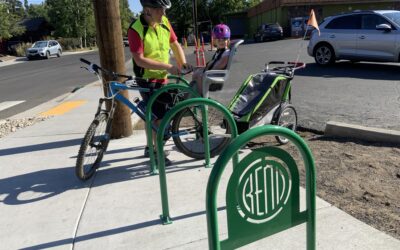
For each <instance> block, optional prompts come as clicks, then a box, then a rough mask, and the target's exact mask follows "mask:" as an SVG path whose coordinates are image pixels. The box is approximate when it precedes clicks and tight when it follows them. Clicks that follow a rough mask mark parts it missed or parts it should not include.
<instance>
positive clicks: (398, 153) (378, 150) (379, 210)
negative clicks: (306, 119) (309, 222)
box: [252, 132, 400, 239]
mask: <svg viewBox="0 0 400 250" xmlns="http://www.w3.org/2000/svg"><path fill="white" fill-rule="evenodd" d="M298 133H299V134H300V135H301V137H303V139H305V141H306V142H307V144H308V146H309V147H310V149H311V151H312V153H313V155H314V159H315V166H316V171H317V195H318V196H319V197H320V198H322V199H324V200H326V201H327V202H329V203H331V204H332V205H334V206H336V207H338V208H340V209H342V210H344V211H345V212H347V213H348V214H350V215H352V216H354V217H355V218H357V219H359V220H361V221H363V222H365V223H367V224H368V225H370V226H372V227H374V228H376V229H379V230H381V231H383V232H385V233H387V234H389V235H391V236H393V237H395V238H397V239H400V192H399V186H400V145H384V144H378V143H368V142H362V141H354V140H352V141H349V140H343V139H335V138H326V137H324V136H321V135H316V134H313V133H310V132H298ZM262 141H264V142H265V141H266V139H265V138H264V139H259V140H257V141H255V144H253V145H252V146H253V147H257V146H261V145H262V144H263V143H262ZM284 148H286V149H287V150H288V151H290V152H292V153H294V155H297V152H296V150H295V148H294V146H284ZM295 158H299V156H298V155H297V156H295ZM300 169H301V168H300ZM301 172H302V179H303V183H304V169H303V170H301Z"/></svg>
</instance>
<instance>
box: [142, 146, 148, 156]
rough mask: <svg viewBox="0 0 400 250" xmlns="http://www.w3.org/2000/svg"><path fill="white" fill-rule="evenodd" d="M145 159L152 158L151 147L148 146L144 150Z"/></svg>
mask: <svg viewBox="0 0 400 250" xmlns="http://www.w3.org/2000/svg"><path fill="white" fill-rule="evenodd" d="M143 155H144V157H150V154H149V147H148V146H146V147H145V148H144V154H143Z"/></svg>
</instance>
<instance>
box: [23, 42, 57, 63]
mask: <svg viewBox="0 0 400 250" xmlns="http://www.w3.org/2000/svg"><path fill="white" fill-rule="evenodd" d="M61 54H62V48H61V45H60V44H59V43H58V42H57V41H55V40H47V41H37V42H35V43H34V44H33V45H32V47H31V48H29V49H27V50H26V57H27V58H28V60H30V59H32V58H34V57H44V58H47V59H49V57H50V56H52V55H56V56H57V57H60V56H61Z"/></svg>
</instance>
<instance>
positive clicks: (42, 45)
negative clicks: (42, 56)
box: [33, 41, 47, 48]
mask: <svg viewBox="0 0 400 250" xmlns="http://www.w3.org/2000/svg"><path fill="white" fill-rule="evenodd" d="M46 46H47V42H44V41H42V42H36V43H35V44H34V45H33V48H43V47H46Z"/></svg>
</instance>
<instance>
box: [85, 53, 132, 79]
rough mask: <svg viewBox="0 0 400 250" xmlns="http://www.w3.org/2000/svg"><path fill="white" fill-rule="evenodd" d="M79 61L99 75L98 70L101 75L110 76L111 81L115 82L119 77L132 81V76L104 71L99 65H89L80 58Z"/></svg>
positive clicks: (89, 63)
mask: <svg viewBox="0 0 400 250" xmlns="http://www.w3.org/2000/svg"><path fill="white" fill-rule="evenodd" d="M79 60H80V61H81V62H83V63H85V64H87V65H89V67H90V69H91V70H93V71H95V72H96V73H97V74H99V70H100V71H101V72H102V73H104V74H106V75H108V76H111V77H112V79H113V80H116V79H117V78H119V77H122V78H126V79H128V80H132V79H133V77H132V76H128V75H123V74H119V73H115V72H113V71H109V70H105V69H103V68H101V67H100V66H99V65H97V64H94V63H91V62H89V61H88V60H86V59H84V58H80V59H79Z"/></svg>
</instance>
